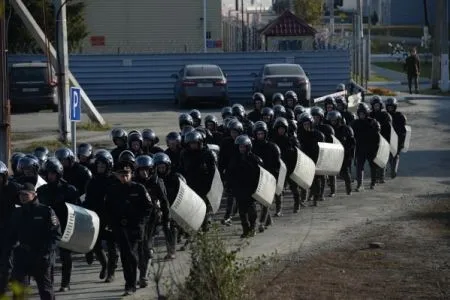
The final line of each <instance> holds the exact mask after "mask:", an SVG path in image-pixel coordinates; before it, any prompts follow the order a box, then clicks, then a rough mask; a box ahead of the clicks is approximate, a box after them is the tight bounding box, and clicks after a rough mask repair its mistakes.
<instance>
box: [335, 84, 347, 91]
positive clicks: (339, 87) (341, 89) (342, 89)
mask: <svg viewBox="0 0 450 300" xmlns="http://www.w3.org/2000/svg"><path fill="white" fill-rule="evenodd" d="M345 90H346V87H345V84H343V83H339V84H338V85H337V87H336V92H344V91H345Z"/></svg>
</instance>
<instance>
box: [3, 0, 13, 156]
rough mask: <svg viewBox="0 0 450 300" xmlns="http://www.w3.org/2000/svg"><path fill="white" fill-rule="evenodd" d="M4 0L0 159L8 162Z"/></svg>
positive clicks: (8, 120) (9, 117)
mask: <svg viewBox="0 0 450 300" xmlns="http://www.w3.org/2000/svg"><path fill="white" fill-rule="evenodd" d="M5 7H6V0H0V74H1V78H0V103H1V111H0V160H1V161H3V162H4V163H5V164H6V165H8V164H9V154H10V141H11V128H10V121H11V120H10V119H11V116H10V109H9V100H8V75H7V69H6V64H7V62H6V51H7V49H6V21H5Z"/></svg>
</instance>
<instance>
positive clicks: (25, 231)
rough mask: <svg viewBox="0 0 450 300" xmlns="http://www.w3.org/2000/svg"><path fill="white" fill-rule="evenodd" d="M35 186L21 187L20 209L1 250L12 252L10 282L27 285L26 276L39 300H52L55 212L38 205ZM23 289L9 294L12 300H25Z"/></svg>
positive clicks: (56, 232) (56, 235) (58, 232)
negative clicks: (11, 295) (33, 282)
mask: <svg viewBox="0 0 450 300" xmlns="http://www.w3.org/2000/svg"><path fill="white" fill-rule="evenodd" d="M35 189H36V188H35V186H34V185H33V184H31V183H25V185H24V186H23V188H22V189H21V191H20V202H21V204H22V206H21V207H19V208H17V209H16V210H15V211H14V214H13V216H12V218H11V223H10V225H9V228H10V230H9V232H8V237H7V239H6V240H4V241H6V243H5V244H4V245H5V248H6V249H8V250H7V252H10V251H11V249H12V248H13V246H14V245H15V244H16V243H17V242H19V245H18V246H17V247H15V248H14V255H13V257H14V261H13V270H12V274H11V280H12V281H13V282H17V283H20V284H22V285H23V286H27V285H28V280H29V279H28V276H33V277H34V279H35V280H36V283H37V287H38V290H39V296H40V298H41V299H45V300H51V299H55V295H54V291H53V271H52V270H53V265H54V257H55V249H56V242H57V241H58V240H59V239H60V237H61V226H60V223H59V220H58V218H57V217H56V215H55V212H54V211H53V210H52V209H51V208H50V207H48V206H46V205H42V204H40V203H39V200H38V198H37V195H36V191H35ZM25 290H26V289H25V288H24V289H20V291H17V290H13V294H14V298H15V299H16V298H20V299H22V298H23V299H24V298H25V295H24V294H25Z"/></svg>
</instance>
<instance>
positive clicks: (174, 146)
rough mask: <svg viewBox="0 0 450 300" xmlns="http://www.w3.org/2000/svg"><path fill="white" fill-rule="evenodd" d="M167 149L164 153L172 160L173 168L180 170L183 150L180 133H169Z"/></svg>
mask: <svg viewBox="0 0 450 300" xmlns="http://www.w3.org/2000/svg"><path fill="white" fill-rule="evenodd" d="M166 144H167V149H166V150H165V151H164V153H165V154H167V155H168V156H169V158H170V161H171V165H172V168H173V169H174V170H178V169H179V167H180V156H181V150H183V147H182V146H181V135H180V134H179V133H178V132H175V131H172V132H169V134H167V136H166Z"/></svg>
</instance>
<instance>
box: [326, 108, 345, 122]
mask: <svg viewBox="0 0 450 300" xmlns="http://www.w3.org/2000/svg"><path fill="white" fill-rule="evenodd" d="M340 120H342V115H341V113H340V112H338V111H337V110H332V111H330V112H328V113H327V121H330V122H331V121H340Z"/></svg>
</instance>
